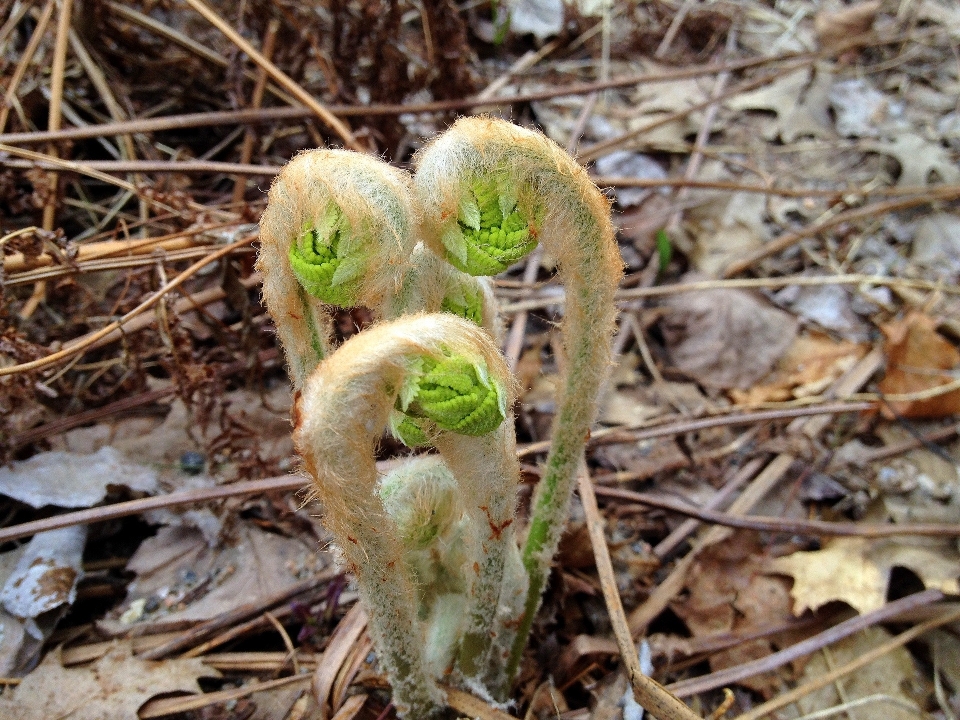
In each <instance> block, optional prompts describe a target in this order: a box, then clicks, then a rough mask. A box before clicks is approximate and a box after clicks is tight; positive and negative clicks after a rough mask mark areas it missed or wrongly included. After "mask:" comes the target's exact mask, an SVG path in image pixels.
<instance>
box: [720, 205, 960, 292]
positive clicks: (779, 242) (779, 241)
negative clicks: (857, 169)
mask: <svg viewBox="0 0 960 720" xmlns="http://www.w3.org/2000/svg"><path fill="white" fill-rule="evenodd" d="M957 198H960V189H958V188H947V189H946V190H941V189H940V188H930V195H929V196H928V197H917V198H900V199H895V200H886V201H883V202H876V203H871V204H870V205H865V206H863V207H858V208H851V209H850V210H844V211H843V212H839V213H837V214H836V215H834V216H832V217H830V218H828V219H826V220H823V221H822V222H819V223H814V224H813V225H808V226H806V227H804V228H801V229H800V230H794V231H791V232H787V233H784V234H783V235H781V236H780V237H778V238H776V239H774V240H771V241H770V242H768V243H764V244H763V246H762V247H760V248H758V249H757V250H754V251H753V252H750V253H747V256H746V257H744V258H742V259H740V260H736V261H734V262H732V263H730V265H729V266H727V268H726V269H725V270H724V271H723V276H724V277H725V278H729V277H732V276H734V275H739V274H740V273H742V272H743V271H744V270H747V269H748V268H750V267H751V266H752V265H753V264H754V263H755V262H757V261H758V260H762V259H763V258H766V257H770V256H771V255H775V254H777V253H779V252H783V251H784V250H786V249H787V248H790V247H793V246H794V245H796V244H797V243H799V242H800V241H801V240H804V239H806V238H808V237H813V236H814V235H818V234H820V233H822V232H824V231H826V230H829V229H830V228H833V227H836V226H837V225H843V224H845V223H851V222H856V221H858V220H867V219H872V218H878V217H881V216H883V215H886V214H887V213H891V212H894V211H895V210H906V209H908V208H912V207H917V206H918V205H925V204H927V203H928V202H931V201H933V200H956V199H957Z"/></svg>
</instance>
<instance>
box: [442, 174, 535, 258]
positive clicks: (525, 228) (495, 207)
mask: <svg viewBox="0 0 960 720" xmlns="http://www.w3.org/2000/svg"><path fill="white" fill-rule="evenodd" d="M534 226H535V222H534V220H533V218H530V217H528V216H527V214H526V213H525V212H523V211H522V210H521V209H520V208H518V206H517V199H516V197H515V196H513V195H512V194H511V193H510V183H509V181H507V180H505V179H504V178H487V179H483V180H479V179H478V180H476V181H474V182H473V184H472V185H471V187H470V191H469V192H468V194H467V195H466V197H464V198H463V200H462V201H461V202H460V212H459V215H458V218H457V223H456V225H451V226H450V227H449V228H447V230H446V232H445V233H444V234H443V236H442V238H441V240H442V241H443V244H444V246H445V247H446V249H447V259H448V260H449V261H450V263H451V264H452V265H454V266H455V267H456V268H457V269H459V270H462V271H463V272H465V273H469V274H470V275H497V274H498V273H501V272H503V271H504V270H506V269H507V268H508V267H510V266H511V265H513V264H514V263H516V262H517V261H519V260H521V259H522V258H523V257H524V256H525V255H526V254H527V253H529V252H530V251H531V250H533V249H534V248H535V247H536V246H537V239H536V237H535V232H532V231H531V230H532V228H533V227H534Z"/></svg>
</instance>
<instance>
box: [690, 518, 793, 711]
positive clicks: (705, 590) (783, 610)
mask: <svg viewBox="0 0 960 720" xmlns="http://www.w3.org/2000/svg"><path fill="white" fill-rule="evenodd" d="M766 563H767V558H766V556H765V555H764V553H763V548H762V546H761V544H760V541H759V539H758V538H757V536H756V534H755V533H746V532H742V533H735V534H734V535H733V536H732V537H731V538H730V539H729V540H728V541H727V542H722V543H717V544H715V545H711V546H710V547H708V548H707V549H705V550H704V551H703V552H701V553H700V555H699V556H698V557H697V560H696V561H695V562H694V565H693V567H691V568H690V572H689V573H688V574H687V578H688V579H687V591H688V593H689V595H688V596H687V598H686V599H685V600H684V601H683V602H680V603H675V604H673V605H672V606H671V607H672V609H673V610H674V612H676V613H677V615H678V616H680V618H681V619H682V620H683V621H684V622H685V623H686V624H687V627H688V628H689V629H690V632H691V633H692V634H693V636H694V637H701V636H706V635H714V634H717V633H723V632H737V633H749V632H750V631H752V630H757V629H760V628H765V627H770V626H775V625H779V624H782V623H783V622H784V621H786V620H789V619H790V595H789V591H788V589H787V584H786V583H784V582H783V581H782V580H780V579H779V578H775V577H771V576H769V575H765V574H764V567H765V566H766ZM772 652H773V645H772V643H771V640H770V639H769V638H760V639H757V640H751V641H749V642H746V643H739V644H738V645H736V646H734V647H732V648H729V649H727V650H721V651H720V652H716V653H713V654H712V655H711V656H710V669H711V670H713V671H717V670H723V669H725V668H728V667H735V666H737V665H740V664H742V663H745V662H749V661H751V660H757V659H759V658H762V657H766V656H767V655H769V654H770V653H772ZM740 684H741V685H744V686H746V687H749V688H750V689H752V690H755V691H757V692H760V693H763V694H764V695H767V696H769V695H771V694H773V692H775V691H776V689H777V687H778V686H779V681H778V680H777V678H776V677H775V676H774V675H772V674H770V673H766V674H763V675H758V676H756V677H753V678H750V679H748V680H745V681H743V682H741V683H740Z"/></svg>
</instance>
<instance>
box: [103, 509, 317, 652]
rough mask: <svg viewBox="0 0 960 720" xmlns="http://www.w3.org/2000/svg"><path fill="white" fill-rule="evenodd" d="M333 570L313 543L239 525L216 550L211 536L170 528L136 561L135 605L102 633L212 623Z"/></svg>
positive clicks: (130, 600)
mask: <svg viewBox="0 0 960 720" xmlns="http://www.w3.org/2000/svg"><path fill="white" fill-rule="evenodd" d="M329 562H331V557H330V555H329V554H327V553H320V552H317V548H315V547H314V546H313V545H312V544H311V543H309V542H305V541H302V540H299V539H294V538H287V537H283V536H281V535H277V534H275V533H268V532H265V531H263V530H261V529H259V528H258V527H256V526H255V525H252V524H250V523H247V522H242V521H241V522H238V523H237V524H236V525H235V526H234V528H233V530H232V532H231V536H230V537H229V538H228V539H227V540H225V541H224V542H223V544H222V545H219V546H217V547H210V546H209V545H208V544H207V542H206V540H205V538H204V536H203V534H202V533H201V532H200V531H199V530H196V529H193V528H186V527H163V528H160V530H159V531H158V532H157V534H156V535H155V536H154V537H152V538H148V539H147V540H145V541H144V542H143V543H142V544H141V545H140V547H139V548H138V549H137V552H136V553H134V555H133V557H132V558H131V559H130V562H129V563H128V564H127V570H129V571H131V572H134V573H136V574H137V579H136V580H135V581H134V582H133V583H132V584H131V586H130V588H129V591H128V595H127V600H126V601H125V602H124V603H123V604H122V605H121V606H120V607H119V608H116V609H115V610H114V611H113V612H112V613H111V614H110V616H109V617H108V618H107V619H105V620H102V621H101V622H100V623H98V627H100V628H101V629H102V630H104V631H107V632H109V633H111V634H122V633H125V632H128V631H129V630H130V629H131V626H134V627H136V628H137V629H138V630H143V629H144V628H146V627H149V628H150V629H151V630H152V631H153V632H162V631H164V630H170V629H176V628H179V627H182V626H183V625H184V624H186V623H189V622H197V621H202V620H208V619H209V618H211V617H214V616H215V615H219V614H220V613H222V612H226V611H228V610H232V609H233V608H235V607H237V606H238V605H242V604H245V603H255V602H257V601H258V600H259V599H261V598H266V597H269V596H271V595H274V594H276V593H278V592H281V591H282V590H283V589H284V588H287V587H291V586H293V585H295V584H296V583H297V582H299V581H300V580H303V579H304V577H306V576H307V575H308V574H314V573H316V572H317V571H319V570H320V569H322V567H323V565H324V564H325V563H329Z"/></svg>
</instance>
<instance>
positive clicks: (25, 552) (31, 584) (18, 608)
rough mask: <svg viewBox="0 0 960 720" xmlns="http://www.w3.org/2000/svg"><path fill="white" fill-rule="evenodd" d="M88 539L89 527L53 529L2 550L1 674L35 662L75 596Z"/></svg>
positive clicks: (12, 671) (29, 666) (15, 671)
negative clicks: (11, 548)
mask: <svg viewBox="0 0 960 720" xmlns="http://www.w3.org/2000/svg"><path fill="white" fill-rule="evenodd" d="M86 540H87V528H86V526H75V527H68V528H63V529H60V530H50V531H48V532H44V533H38V534H37V535H34V536H33V538H32V539H31V540H30V542H29V543H27V544H26V545H25V546H23V547H22V548H18V549H17V550H13V551H11V552H9V553H4V554H3V556H2V558H3V559H2V561H0V568H3V570H0V578H2V582H3V586H2V589H0V603H2V606H3V610H2V612H0V672H2V673H4V674H6V675H19V674H21V673H23V672H26V671H27V670H29V669H30V668H32V667H33V666H34V665H35V664H36V662H37V659H38V658H39V656H40V650H41V648H42V646H43V643H44V642H45V641H46V640H47V638H49V637H50V635H51V634H52V633H53V631H54V630H55V629H56V626H57V623H58V622H60V619H61V618H62V617H63V616H64V614H65V613H66V612H67V610H69V609H70V606H71V605H73V602H74V600H75V599H76V596H77V582H78V581H79V580H80V576H81V574H82V569H81V563H82V560H83V550H84V547H85V545H86ZM6 568H9V570H6ZM8 632H9V633H10V637H9V638H8V637H7V633H8Z"/></svg>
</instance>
